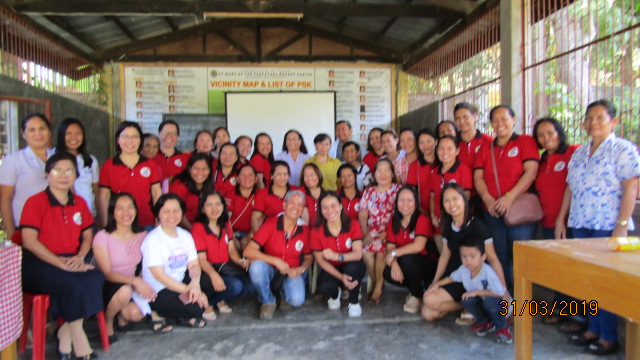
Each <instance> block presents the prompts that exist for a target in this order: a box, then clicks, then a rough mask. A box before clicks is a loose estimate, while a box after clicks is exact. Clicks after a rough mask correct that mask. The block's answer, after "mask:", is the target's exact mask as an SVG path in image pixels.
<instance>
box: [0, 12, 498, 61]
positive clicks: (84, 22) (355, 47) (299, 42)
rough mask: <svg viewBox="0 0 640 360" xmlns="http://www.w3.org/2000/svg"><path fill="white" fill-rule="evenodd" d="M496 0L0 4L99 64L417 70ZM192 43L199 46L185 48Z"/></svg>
mask: <svg viewBox="0 0 640 360" xmlns="http://www.w3.org/2000/svg"><path fill="white" fill-rule="evenodd" d="M496 1H497V0H487V1H485V0H248V1H244V0H222V1H206V0H39V1H35V0H0V5H3V6H5V7H7V8H8V9H10V10H11V11H13V12H15V13H16V14H18V15H19V16H20V17H21V18H23V19H24V20H25V21H27V22H28V23H30V24H31V25H33V26H35V27H36V28H38V29H39V30H40V31H43V32H44V33H45V34H46V35H48V36H50V37H52V38H53V39H54V40H56V41H58V42H60V43H62V44H63V45H65V46H67V47H68V48H70V49H72V50H73V51H74V52H76V53H78V54H79V55H81V56H83V57H86V58H87V59H89V60H91V61H93V62H96V63H101V62H107V61H191V62H193V61H221V62H247V61H248V62H267V61H282V60H293V61H321V60H340V61H360V60H363V61H378V62H391V63H397V64H401V65H404V66H407V65H411V64H414V63H415V62H416V61H417V60H419V59H421V58H423V57H424V56H425V55H427V54H428V53H429V52H430V51H432V50H433V49H434V47H437V46H438V45H439V44H441V43H442V41H443V39H446V38H447V37H448V36H451V35H452V34H455V33H456V32H457V30H458V29H460V28H461V27H463V26H465V25H466V24H469V23H470V22H472V21H473V20H474V19H476V18H478V17H479V16H480V15H481V14H482V13H484V12H485V11H486V10H487V9H488V8H489V7H490V6H491V5H492V4H494V3H495V2H496ZM211 13H217V15H215V16H214V15H213V14H211ZM295 14H302V16H301V17H300V18H299V19H298V16H299V15H295ZM221 15H224V16H225V17H218V16H221ZM185 44H196V45H195V46H196V47H198V49H197V50H195V51H194V50H193V49H191V50H185V49H186V48H185V46H186V45H185ZM199 44H201V46H200V45H199ZM168 45H169V46H168ZM222 45H224V47H223V46H222ZM190 47H191V48H193V47H194V45H190ZM303 47H304V49H306V50H296V51H294V49H296V48H297V49H302V48H303ZM226 49H228V50H226Z"/></svg>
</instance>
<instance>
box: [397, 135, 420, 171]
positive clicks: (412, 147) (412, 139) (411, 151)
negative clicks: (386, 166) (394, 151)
mask: <svg viewBox="0 0 640 360" xmlns="http://www.w3.org/2000/svg"><path fill="white" fill-rule="evenodd" d="M400 149H402V150H404V152H405V154H406V155H405V156H406V159H407V163H408V164H409V165H411V164H412V163H413V162H414V161H416V160H417V159H418V142H417V141H416V133H415V132H414V131H413V129H410V128H405V129H402V130H400Z"/></svg>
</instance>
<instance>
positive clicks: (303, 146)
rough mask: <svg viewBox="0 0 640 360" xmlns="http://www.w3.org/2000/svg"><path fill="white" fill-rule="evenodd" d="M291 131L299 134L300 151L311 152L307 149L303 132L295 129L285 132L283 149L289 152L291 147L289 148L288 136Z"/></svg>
mask: <svg viewBox="0 0 640 360" xmlns="http://www.w3.org/2000/svg"><path fill="white" fill-rule="evenodd" d="M291 133H296V134H298V137H299V138H300V152H301V153H303V154H307V153H309V151H307V145H306V144H305V143H304V138H303V137H302V134H301V133H300V131H298V130H293V129H291V130H289V131H287V132H286V133H285V134H284V140H282V151H286V152H289V149H288V148H287V136H289V134H291Z"/></svg>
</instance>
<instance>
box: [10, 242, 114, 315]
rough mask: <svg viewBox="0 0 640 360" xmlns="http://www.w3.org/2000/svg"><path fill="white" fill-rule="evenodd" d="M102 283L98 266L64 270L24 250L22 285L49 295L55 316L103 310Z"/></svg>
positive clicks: (32, 291) (51, 309)
mask: <svg viewBox="0 0 640 360" xmlns="http://www.w3.org/2000/svg"><path fill="white" fill-rule="evenodd" d="M103 284H104V275H103V274H102V273H101V272H100V271H98V270H89V271H85V272H70V271H65V270H62V269H60V268H57V267H55V266H53V265H51V264H49V263H47V262H44V261H42V260H40V259H38V258H37V257H36V256H35V255H33V254H32V253H31V252H29V251H27V250H24V255H23V259H22V289H23V290H24V292H26V293H28V294H47V295H49V297H50V299H51V307H50V308H49V314H50V315H51V317H53V318H54V319H55V318H57V317H61V318H63V319H64V320H65V321H68V322H71V321H75V320H78V319H83V318H86V317H88V316H92V315H95V314H97V313H98V312H99V311H102V310H103V309H104V307H103V299H102V286H103Z"/></svg>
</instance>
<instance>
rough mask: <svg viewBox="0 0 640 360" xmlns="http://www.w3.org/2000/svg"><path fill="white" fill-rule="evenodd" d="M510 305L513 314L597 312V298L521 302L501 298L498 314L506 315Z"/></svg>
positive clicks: (561, 314) (593, 313) (573, 314)
mask: <svg viewBox="0 0 640 360" xmlns="http://www.w3.org/2000/svg"><path fill="white" fill-rule="evenodd" d="M510 307H512V308H513V316H523V315H525V314H527V315H531V316H536V315H540V316H551V315H554V314H556V315H559V316H576V315H582V316H587V315H596V314H598V301H597V300H590V301H587V300H582V301H577V300H572V301H565V300H561V301H551V302H548V301H545V300H541V301H536V300H525V301H523V302H517V301H516V300H513V301H511V302H508V301H506V300H502V301H500V315H502V316H506V315H507V314H509V312H510V311H509V308H510Z"/></svg>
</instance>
